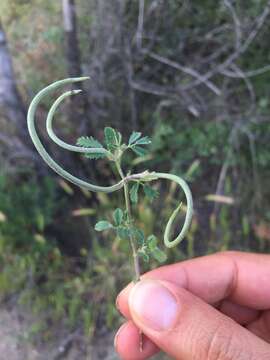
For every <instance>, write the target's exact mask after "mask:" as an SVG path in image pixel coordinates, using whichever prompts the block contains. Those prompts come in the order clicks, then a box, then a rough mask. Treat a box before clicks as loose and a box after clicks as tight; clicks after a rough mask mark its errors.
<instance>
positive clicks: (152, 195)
mask: <svg viewBox="0 0 270 360" xmlns="http://www.w3.org/2000/svg"><path fill="white" fill-rule="evenodd" d="M143 191H144V193H145V196H146V197H147V198H148V199H149V200H150V201H153V200H155V199H156V198H157V197H158V195H159V192H158V191H157V190H155V189H153V188H152V187H151V186H149V185H147V184H145V185H143Z"/></svg>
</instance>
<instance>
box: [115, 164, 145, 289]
mask: <svg viewBox="0 0 270 360" xmlns="http://www.w3.org/2000/svg"><path fill="white" fill-rule="evenodd" d="M116 167H117V170H118V172H119V175H120V177H121V179H122V180H123V179H125V175H124V173H123V170H122V168H121V164H120V160H118V161H116ZM124 197H125V204H126V211H127V224H128V228H129V229H130V230H131V228H132V214H131V205H130V199H129V187H128V183H127V182H126V181H125V182H124ZM129 240H130V246H131V249H132V256H133V263H134V273H135V278H134V282H138V281H140V277H141V271H140V262H139V256H138V251H137V247H136V243H135V239H134V236H133V235H132V232H131V231H130V235H129Z"/></svg>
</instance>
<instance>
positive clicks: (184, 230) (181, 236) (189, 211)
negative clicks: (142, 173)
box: [154, 172, 193, 248]
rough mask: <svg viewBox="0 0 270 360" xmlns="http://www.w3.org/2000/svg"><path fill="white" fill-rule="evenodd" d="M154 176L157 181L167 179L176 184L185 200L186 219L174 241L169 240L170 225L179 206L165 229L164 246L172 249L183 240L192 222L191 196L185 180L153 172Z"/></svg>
mask: <svg viewBox="0 0 270 360" xmlns="http://www.w3.org/2000/svg"><path fill="white" fill-rule="evenodd" d="M154 175H156V176H157V177H158V178H159V179H168V180H171V181H174V182H176V183H177V184H178V185H180V186H181V188H182V189H183V191H184V193H185V196H186V199H187V213H186V218H185V222H184V225H183V227H182V230H181V231H180V233H179V235H178V236H177V237H176V238H175V239H174V240H170V233H171V228H172V224H173V221H174V219H175V218H176V216H177V214H178V212H179V210H180V207H181V204H180V205H179V206H178V207H177V208H176V209H175V210H174V212H173V213H172V215H171V217H170V218H169V221H168V223H167V225H166V228H165V232H164V244H165V245H166V246H167V247H168V248H172V247H174V246H176V245H178V244H179V243H180V242H181V241H182V240H183V239H184V237H185V235H186V233H187V231H188V229H189V226H190V223H191V220H192V214H193V200H192V194H191V191H190V189H189V186H188V184H187V183H186V182H185V180H183V179H181V178H180V177H178V176H176V175H172V174H166V173H157V172H155V173H154Z"/></svg>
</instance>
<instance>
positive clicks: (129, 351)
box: [114, 321, 160, 360]
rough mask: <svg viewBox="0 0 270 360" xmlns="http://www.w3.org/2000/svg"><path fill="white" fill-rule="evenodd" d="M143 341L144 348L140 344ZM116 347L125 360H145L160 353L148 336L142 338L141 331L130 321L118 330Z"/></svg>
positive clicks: (115, 341)
mask: <svg viewBox="0 0 270 360" xmlns="http://www.w3.org/2000/svg"><path fill="white" fill-rule="evenodd" d="M141 341H142V347H141V345H140V342H141ZM114 346H115V349H116V351H117V352H118V354H119V356H120V358H121V359H123V360H144V359H148V358H149V357H151V356H153V355H154V354H156V353H158V352H159V351H160V350H159V348H158V347H157V346H156V345H155V344H154V343H153V342H152V341H151V340H150V339H148V338H147V337H146V336H143V337H142V338H141V334H140V332H139V329H138V328H137V327H136V326H135V325H134V323H133V322H131V321H129V322H127V323H125V324H124V325H122V326H121V328H120V329H119V330H118V332H117V334H116V336H115V340H114Z"/></svg>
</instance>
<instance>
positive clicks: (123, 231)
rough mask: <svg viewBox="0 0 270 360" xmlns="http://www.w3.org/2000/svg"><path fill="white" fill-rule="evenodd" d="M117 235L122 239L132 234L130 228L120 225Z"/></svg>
mask: <svg viewBox="0 0 270 360" xmlns="http://www.w3.org/2000/svg"><path fill="white" fill-rule="evenodd" d="M117 235H118V236H119V237H120V239H122V240H127V239H129V236H130V229H128V228H127V227H118V228H117Z"/></svg>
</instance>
